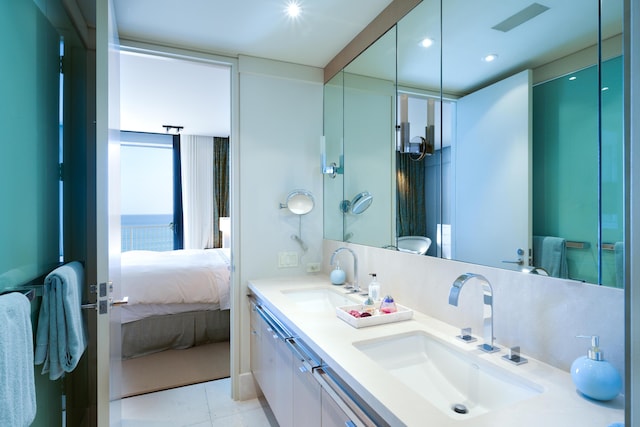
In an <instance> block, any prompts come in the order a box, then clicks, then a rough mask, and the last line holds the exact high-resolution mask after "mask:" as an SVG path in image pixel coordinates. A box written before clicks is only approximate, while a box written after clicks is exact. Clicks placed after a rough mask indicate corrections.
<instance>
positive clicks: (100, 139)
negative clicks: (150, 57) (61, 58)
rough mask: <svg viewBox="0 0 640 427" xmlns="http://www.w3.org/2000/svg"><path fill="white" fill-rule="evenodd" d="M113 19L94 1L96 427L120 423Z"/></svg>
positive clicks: (109, 9)
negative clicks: (113, 302)
mask: <svg viewBox="0 0 640 427" xmlns="http://www.w3.org/2000/svg"><path fill="white" fill-rule="evenodd" d="M114 17H115V15H114V10H113V3H112V1H111V0H109V1H106V2H102V1H96V153H95V157H96V165H95V189H96V199H95V224H96V233H95V259H96V273H95V277H91V279H92V280H95V283H97V284H98V286H97V302H98V314H97V320H96V326H95V331H94V330H90V332H89V336H90V339H95V340H96V343H95V346H96V374H95V381H96V393H97V394H96V400H97V404H96V409H97V413H96V415H95V422H96V424H97V425H98V426H99V427H106V426H109V425H120V405H119V400H118V399H119V394H120V393H119V375H120V369H119V366H118V363H117V362H119V360H120V355H119V351H120V349H119V346H118V345H113V346H111V345H110V344H111V343H113V344H117V343H119V342H120V322H119V319H117V316H118V315H119V313H118V311H119V310H117V309H116V310H112V308H111V304H109V301H110V299H111V298H112V297H113V296H116V297H118V296H119V294H118V290H119V275H120V273H119V271H120V257H119V252H120V215H119V214H120V213H119V199H120V194H119V192H118V191H117V190H118V189H119V179H120V170H119V150H120V144H119V132H120V130H119V85H118V80H119V78H118V76H119V62H118V56H119V54H118V51H117V49H118V38H117V29H116V25H115V21H114ZM112 287H113V288H112ZM113 353H115V354H117V358H115V359H114V357H113V356H112V354H113ZM113 360H115V361H116V363H112V361H113ZM110 402H111V404H110ZM110 407H111V408H112V409H111V410H110ZM92 422H93V420H92Z"/></svg>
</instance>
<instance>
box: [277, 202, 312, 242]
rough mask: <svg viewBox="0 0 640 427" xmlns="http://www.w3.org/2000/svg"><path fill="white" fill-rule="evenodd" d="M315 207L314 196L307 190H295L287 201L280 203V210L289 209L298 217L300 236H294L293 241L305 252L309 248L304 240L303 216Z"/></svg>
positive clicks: (292, 236)
mask: <svg viewBox="0 0 640 427" xmlns="http://www.w3.org/2000/svg"><path fill="white" fill-rule="evenodd" d="M314 206H315V200H314V198H313V194H311V193H310V192H308V191H306V190H293V191H292V192H290V193H289V195H288V196H287V200H286V201H285V202H284V203H280V209H288V210H289V212H291V213H292V214H294V215H298V234H297V235H296V234H292V235H291V239H292V240H295V241H296V242H298V244H299V245H300V247H301V248H302V250H303V251H305V252H306V251H307V249H309V248H308V246H307V245H306V244H305V243H304V241H303V240H302V215H306V214H308V213H309V212H311V211H312V210H313V207H314Z"/></svg>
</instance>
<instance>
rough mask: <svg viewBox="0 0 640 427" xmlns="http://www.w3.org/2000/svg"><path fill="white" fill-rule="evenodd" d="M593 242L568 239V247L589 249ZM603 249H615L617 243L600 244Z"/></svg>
mask: <svg viewBox="0 0 640 427" xmlns="http://www.w3.org/2000/svg"><path fill="white" fill-rule="evenodd" d="M590 247H591V243H589V242H578V241H573V240H567V248H571V249H589V248H590ZM600 247H601V248H602V250H603V251H615V243H602V244H601V245H600Z"/></svg>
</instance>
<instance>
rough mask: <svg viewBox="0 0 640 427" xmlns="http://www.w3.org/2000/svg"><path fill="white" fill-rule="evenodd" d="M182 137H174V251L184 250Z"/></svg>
mask: <svg viewBox="0 0 640 427" xmlns="http://www.w3.org/2000/svg"><path fill="white" fill-rule="evenodd" d="M180 158H181V156H180V135H174V136H173V249H182V248H184V234H183V229H184V226H183V223H184V221H183V219H182V172H181V170H182V168H181V167H180Z"/></svg>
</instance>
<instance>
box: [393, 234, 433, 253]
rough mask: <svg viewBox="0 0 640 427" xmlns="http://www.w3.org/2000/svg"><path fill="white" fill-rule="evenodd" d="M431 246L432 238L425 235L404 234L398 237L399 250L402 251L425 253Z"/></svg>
mask: <svg viewBox="0 0 640 427" xmlns="http://www.w3.org/2000/svg"><path fill="white" fill-rule="evenodd" d="M429 246H431V239H430V238H428V237H424V236H402V237H398V250H399V251H401V252H411V253H414V254H418V255H424V254H426V253H427V251H428V250H429Z"/></svg>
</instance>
